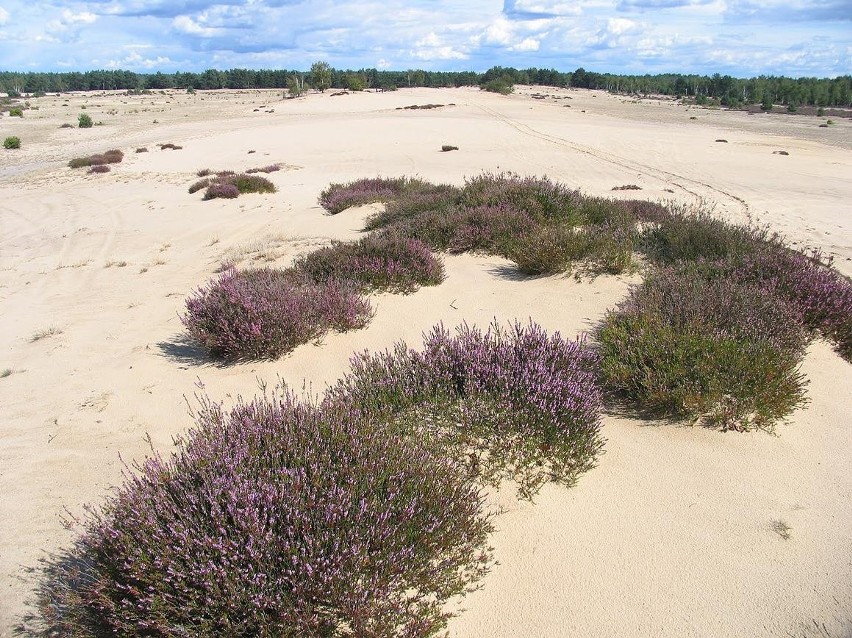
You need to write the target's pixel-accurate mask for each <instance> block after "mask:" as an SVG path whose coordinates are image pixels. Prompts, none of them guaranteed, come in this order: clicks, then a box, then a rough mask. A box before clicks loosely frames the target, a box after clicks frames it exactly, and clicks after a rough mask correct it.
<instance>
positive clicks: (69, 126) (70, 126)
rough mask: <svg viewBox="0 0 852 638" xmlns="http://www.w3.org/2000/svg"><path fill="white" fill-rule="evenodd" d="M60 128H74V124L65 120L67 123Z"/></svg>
mask: <svg viewBox="0 0 852 638" xmlns="http://www.w3.org/2000/svg"><path fill="white" fill-rule="evenodd" d="M59 128H74V125H73V124H69V123H68V122H65V124H62V125H61V126H60V127H59Z"/></svg>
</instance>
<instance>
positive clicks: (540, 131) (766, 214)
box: [0, 88, 852, 637]
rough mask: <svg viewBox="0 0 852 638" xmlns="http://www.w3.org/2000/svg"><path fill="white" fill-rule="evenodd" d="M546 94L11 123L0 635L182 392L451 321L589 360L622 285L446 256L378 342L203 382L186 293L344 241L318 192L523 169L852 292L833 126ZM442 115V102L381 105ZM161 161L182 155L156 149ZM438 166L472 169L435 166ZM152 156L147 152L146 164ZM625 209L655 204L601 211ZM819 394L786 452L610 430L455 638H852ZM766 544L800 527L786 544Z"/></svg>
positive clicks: (842, 443)
mask: <svg viewBox="0 0 852 638" xmlns="http://www.w3.org/2000/svg"><path fill="white" fill-rule="evenodd" d="M537 90H538V91H540V92H543V93H546V94H548V95H550V96H558V97H559V98H563V99H554V98H553V97H550V98H548V99H547V100H535V99H532V98H531V97H530V94H531V93H533V92H535V90H534V89H532V88H522V89H520V90H519V91H518V93H517V94H516V95H513V96H510V97H500V96H494V95H490V94H484V93H481V92H479V91H477V90H474V89H456V90H449V89H448V90H400V91H398V92H395V93H385V94H373V93H370V94H367V93H364V94H353V95H348V96H341V97H331V96H330V94H329V93H326V94H324V95H311V96H309V97H307V98H304V99H300V100H293V101H282V100H281V99H280V94H279V95H277V94H276V93H275V92H265V93H262V92H256V91H246V92H238V93H236V92H230V93H228V92H221V93H204V94H201V93H199V94H198V95H195V96H189V95H185V94H180V93H171V92H170V93H168V94H166V95H161V94H157V95H153V96H139V97H125V96H121V95H118V94H109V95H106V96H99V95H98V96H96V95H88V96H73V97H68V96H62V97H52V96H51V97H46V98H40V99H38V100H35V101H34V104H37V105H39V106H40V109H39V110H37V111H27V112H26V113H25V117H24V118H23V120H19V119H17V118H9V117H8V116H4V117H2V118H0V137H2V138H5V137H6V136H7V135H18V136H19V137H20V138H21V140H22V143H23V147H22V149H20V150H19V151H5V152H0V221H2V234H1V235H0V315H2V332H1V333H0V348H2V350H1V351H2V357H0V370H5V369H11V370H12V373H11V374H10V375H9V376H6V377H5V378H0V402H2V425H0V428H2V430H0V437H2V438H0V441H2V445H0V521H2V524H0V636H7V635H11V631H12V628H13V626H14V624H15V623H16V622H18V619H19V618H20V616H21V614H23V613H25V612H26V610H27V607H26V603H25V601H26V600H27V599H28V598H29V597H30V596H31V593H30V592H31V589H32V580H31V576H29V575H28V574H27V573H26V570H25V568H26V567H27V566H33V565H35V564H36V561H37V560H38V558H39V557H40V556H42V555H43V554H44V552H46V551H55V550H56V549H58V548H59V547H62V546H64V545H67V543H68V542H69V540H70V539H71V538H72V536H71V533H70V532H68V531H66V530H65V529H63V527H62V525H61V523H60V517H61V515H62V513H63V508H65V507H67V508H68V509H69V510H70V512H72V513H74V514H80V513H81V512H82V511H83V508H82V506H83V504H85V503H97V502H98V501H99V500H101V499H102V498H103V497H104V496H105V494H106V493H107V488H108V487H109V486H111V485H115V484H117V483H119V482H120V481H121V471H122V463H121V461H120V459H119V454H121V455H122V457H123V458H125V459H128V460H129V459H140V458H142V457H143V456H144V454H145V453H146V451H147V450H148V448H147V443H146V442H145V438H144V437H145V435H146V433H149V434H150V435H151V439H152V442H153V445H154V446H155V447H156V448H157V449H159V450H162V451H167V450H168V449H169V447H170V445H171V440H172V436H173V435H175V434H177V433H180V432H182V431H184V430H185V429H186V428H188V427H189V426H190V425H191V419H190V417H189V415H188V412H187V409H186V403H185V397H191V396H192V395H193V393H195V392H196V391H197V387H196V386H200V385H203V386H204V388H205V390H206V391H207V392H209V393H210V395H211V396H213V397H214V398H225V397H227V396H229V395H230V396H236V395H237V394H243V395H251V394H254V393H255V391H256V388H257V382H258V380H263V381H266V382H268V383H270V384H274V383H275V381H276V379H277V377H278V376H280V377H281V378H283V379H284V380H286V381H287V382H288V383H290V384H291V385H293V386H296V387H301V385H302V383H303V381H306V382H308V383H310V384H312V386H313V388H314V389H315V390H321V389H322V388H323V387H324V386H325V384H327V383H331V382H333V381H334V380H335V379H336V378H338V377H339V376H340V375H341V374H342V373H343V371H344V370H345V369H346V367H347V361H348V357H349V356H350V355H351V354H352V353H353V352H355V351H359V350H363V349H365V348H369V349H381V348H384V347H387V346H389V345H391V344H392V343H393V342H394V341H396V340H399V339H405V340H407V341H408V342H409V343H410V344H412V345H418V344H419V338H420V334H421V333H422V332H423V331H424V330H426V329H428V328H430V327H431V326H432V325H434V324H435V323H436V322H438V321H443V322H444V323H445V324H447V325H448V326H454V325H456V324H458V323H460V322H461V321H463V320H467V321H468V322H469V323H476V324H480V325H485V324H487V323H488V322H490V321H491V320H492V319H493V318H497V319H498V320H500V321H505V320H509V319H513V318H520V319H522V320H526V319H527V318H528V317H532V318H533V319H534V320H535V321H537V322H539V323H541V324H542V325H543V326H544V327H545V328H547V329H548V330H559V331H561V332H562V333H563V335H566V336H570V337H573V336H574V335H576V334H578V333H579V332H582V331H585V330H588V329H589V328H590V327H591V326H592V325H593V323H594V322H595V321H597V320H598V319H599V318H600V317H601V316H602V315H603V313H604V312H605V310H606V309H607V308H609V307H612V306H613V305H615V303H617V302H618V300H619V299H621V298H622V297H623V296H624V294H625V293H626V290H627V287H628V284H629V281H631V279H630V278H622V277H599V278H598V279H596V280H595V281H594V282H591V283H589V282H585V283H577V282H575V281H573V280H572V279H570V278H559V277H555V278H543V279H534V280H519V279H518V278H516V277H514V276H513V275H512V273H511V269H507V268H506V262H504V261H503V260H501V259H497V258H486V257H480V256H461V257H448V258H447V259H446V266H447V272H448V279H447V281H446V282H445V283H443V284H442V285H441V286H439V287H437V288H429V289H423V290H421V291H419V292H417V293H416V294H414V295H411V296H408V297H401V296H392V295H381V296H378V297H377V298H375V299H374V305H375V306H376V308H377V315H376V317H375V319H374V320H373V322H372V324H371V325H370V326H369V327H368V328H367V329H365V330H361V331H355V332H351V333H349V334H344V335H338V334H334V335H329V336H327V337H326V338H325V339H323V340H322V343H321V344H319V345H316V344H310V345H305V346H302V347H300V348H298V349H297V350H296V351H295V352H294V353H293V354H292V355H290V356H288V357H286V358H284V359H282V360H280V361H276V362H263V363H252V364H241V365H234V366H226V367H221V366H215V365H212V364H210V363H206V362H205V361H204V360H203V358H199V353H198V351H197V350H196V349H195V348H193V347H192V346H191V345H188V344H186V343H184V341H183V334H184V333H183V331H182V326H181V324H180V321H179V318H178V315H179V314H180V313H181V312H182V310H183V301H184V299H185V298H186V296H187V295H188V294H189V293H190V292H191V291H192V290H193V289H194V288H195V287H197V286H199V285H201V284H203V283H205V282H206V281H207V280H208V279H209V278H210V277H211V276H212V275H213V274H214V271H215V269H216V268H217V266H218V265H219V264H220V263H221V261H222V260H223V259H225V258H226V254H228V253H230V255H231V256H232V257H233V256H234V255H236V256H238V257H242V258H243V261H242V263H244V264H248V263H251V262H252V260H254V263H264V264H267V263H271V264H278V265H282V266H283V265H287V264H288V263H289V261H290V259H292V257H293V256H294V255H296V254H298V253H299V252H302V251H306V250H311V249H313V248H315V247H316V246H318V245H321V244H322V243H323V242H325V241H328V240H329V239H331V238H340V239H351V238H354V237H356V236H357V235H358V230H359V229H360V227H361V223H362V221H363V219H364V217H365V216H366V215H367V214H369V212H370V210H369V207H365V208H364V209H361V210H355V211H349V212H346V213H343V214H341V215H338V216H334V217H330V216H326V215H324V214H323V211H322V209H320V208H319V207H318V205H317V203H316V199H317V196H318V194H319V192H320V191H321V190H322V189H323V188H325V187H326V186H327V185H328V184H329V182H332V181H346V180H350V179H354V178H358V177H365V176H374V175H377V174H381V175H385V176H391V175H403V174H405V175H419V176H422V177H423V178H426V179H429V180H433V181H447V182H452V183H457V184H460V183H462V181H463V179H464V177H465V176H471V175H475V174H477V173H479V172H481V171H483V170H490V171H500V170H511V171H515V172H518V173H521V174H530V175H544V174H546V175H548V176H549V177H551V178H554V179H557V180H560V181H563V182H565V183H566V184H568V185H570V186H573V187H578V188H581V189H582V190H583V191H584V192H585V193H588V194H594V195H605V196H609V195H613V194H614V195H616V196H620V197H642V198H649V199H655V200H656V199H674V200H677V201H685V202H695V201H697V200H698V199H703V200H705V201H707V202H708V203H711V204H713V205H715V206H716V212H717V213H718V214H719V215H721V216H723V217H725V218H727V219H731V220H734V221H737V222H744V221H747V220H748V219H758V220H760V221H761V222H763V223H768V224H770V225H771V226H772V227H773V228H774V229H777V230H779V231H781V232H783V233H784V234H786V235H787V237H788V238H789V239H790V241H791V242H793V243H795V245H797V246H819V247H822V248H824V249H825V250H827V251H828V252H830V253H831V254H833V255H835V256H836V259H837V262H836V264H837V266H838V267H839V268H840V269H841V270H842V271H844V272H845V273H847V274H850V273H852V179H850V175H852V154H850V150H852V123H850V122H849V121H847V120H843V121H837V123H836V124H835V125H834V126H833V127H831V128H827V129H824V128H818V127H817V124H818V123H819V121H817V120H815V119H813V118H808V117H804V116H795V115H779V116H772V115H763V114H761V115H754V116H748V115H745V114H739V113H727V112H722V111H711V110H707V109H695V108H692V109H687V108H686V107H683V106H678V105H675V104H674V103H673V102H671V101H646V102H642V103H634V102H633V101H631V100H627V99H624V98H619V97H614V96H608V95H606V94H603V93H600V92H589V91H567V90H556V89H550V88H538V89H537ZM569 97H570V98H571V99H570V100H569V99H567V98H569ZM66 103H67V106H65V105H64V104H66ZM426 103H441V104H449V103H454V104H455V105H454V106H446V107H444V108H442V109H435V110H429V111H399V110H395V107H398V106H405V105H409V104H426ZM83 104H86V105H87V110H86V111H85V112H87V113H89V114H90V115H91V116H92V118H93V119H94V120H95V121H101V120H102V121H103V122H104V126H96V127H94V128H92V129H89V130H80V129H77V128H73V129H59V128H58V127H59V125H60V124H61V123H63V122H69V123H74V124H75V125H76V119H77V114H79V113H80V112H82V111H81V110H80V106H81V105H83ZM567 104H570V105H571V107H570V108H566V106H565V105H567ZM255 109H259V110H257V111H255ZM269 110H274V113H269V112H267V111H269ZM110 111H115V112H114V113H111V112H110ZM583 111H585V112H583ZM690 116H695V117H696V118H697V119H695V120H690V119H689V118H690ZM155 119H156V120H158V121H159V122H158V123H156V124H155V123H153V121H154V120H155ZM820 121H822V120H820ZM716 139H727V140H728V143H727V144H725V143H717V142H715V141H714V140H716ZM166 142H172V143H175V144H180V145H182V146H183V147H184V148H183V150H179V151H161V150H159V149H158V148H157V147H156V144H157V143H166ZM442 144H453V145H456V146H458V147H459V148H460V150H459V151H456V152H451V153H441V152H439V150H440V147H441V145H442ZM141 146H146V147H147V148H148V149H149V151H150V152H148V153H140V154H136V153H134V150H135V149H136V148H137V147H141ZM109 148H120V149H122V150H123V151H124V152H125V160H124V162H123V163H122V164H120V165H115V166H113V170H112V172H111V173H109V174H107V175H86V174H85V169H82V170H76V171H74V170H71V169H68V168H66V167H65V165H66V163H67V161H68V160H69V159H71V158H72V157H78V156H81V155H84V154H89V153H93V152H101V151H105V150H107V149H109ZM249 150H255V151H256V153H254V154H248V151H249ZM777 150H786V151H788V152H789V153H790V155H789V156H781V155H777V154H773V151H777ZM273 162H281V163H282V164H286V165H287V169H286V170H284V171H281V172H278V173H273V174H272V175H270V178H271V179H272V180H273V181H274V182H275V183H276V185H277V186H278V187H279V192H278V193H276V194H275V195H264V196H259V195H247V196H243V197H241V198H240V199H238V200H232V201H222V200H217V201H212V202H202V201H201V193H197V194H195V195H189V194H188V193H187V187H188V186H189V185H190V184H191V183H193V181H194V179H195V177H194V176H195V172H196V171H197V170H199V169H201V168H204V167H209V168H213V169H224V168H231V169H245V168H250V167H252V166H263V165H266V164H270V163H273ZM623 184H637V185H639V186H641V187H642V190H641V191H624V192H619V193H613V192H612V191H611V188H612V187H614V186H619V185H623ZM669 191H672V192H669ZM110 263H112V265H110V266H109V267H108V266H107V265H108V264H110ZM122 263H124V264H125V265H121V264H122ZM635 280H636V279H635V277H634V278H633V279H632V281H635ZM50 330H53V331H54V332H55V334H51V335H49V336H45V337H44V338H41V339H38V340H36V341H33V340H32V339H33V337H34V336H35V335H36V334H37V333H44V332H46V331H50ZM804 370H805V372H806V373H807V375H808V377H809V378H810V380H811V383H810V386H809V394H810V397H811V404H810V405H809V406H808V407H807V408H806V409H804V410H801V411H799V412H797V413H795V415H793V417H792V418H791V419H790V421H789V422H788V423H786V424H782V425H780V426H779V427H778V431H777V434H778V436H771V435H769V434H766V433H763V432H756V433H748V434H737V433H728V434H723V433H720V432H716V431H709V430H706V429H702V428H698V427H688V426H673V425H661V426H658V427H657V426H648V425H643V424H640V423H638V422H633V421H629V420H625V419H620V418H615V417H607V418H606V419H605V423H604V429H603V432H604V435H605V436H606V438H607V439H608V441H607V445H606V453H605V454H604V455H603V456H602V457H601V458H600V463H599V466H598V467H597V468H596V469H594V470H592V471H591V472H589V473H588V474H586V475H585V476H583V477H582V479H581V480H580V483H579V485H578V486H576V487H575V488H573V489H570V490H566V489H562V488H555V487H547V488H546V489H545V490H544V491H543V492H542V494H541V495H540V496H539V497H538V498H537V500H536V502H535V503H534V504H529V503H518V502H516V501H515V500H514V499H513V498H512V496H511V493H510V492H511V491H510V490H508V489H507V490H504V492H501V493H500V494H499V495H498V498H500V500H501V503H502V504H503V505H504V506H505V507H506V508H507V510H508V511H507V512H506V513H505V514H503V515H502V516H500V517H499V518H498V519H497V520H496V525H497V527H498V532H497V534H496V535H495V536H494V538H493V543H494V545H495V547H496V550H497V554H496V557H497V559H498V560H499V565H498V566H497V567H495V569H494V570H493V571H492V573H491V574H490V575H489V576H488V577H487V578H486V580H485V581H484V588H483V589H482V590H481V591H478V592H476V593H475V594H473V595H471V596H469V597H468V598H467V599H466V600H465V601H464V606H465V607H467V611H466V612H465V613H464V614H462V615H461V616H460V617H458V618H457V619H455V620H454V621H453V622H452V624H451V627H450V630H451V631H450V633H451V635H452V636H458V637H475V636H482V637H485V636H488V637H510V636H567V635H577V636H630V635H644V636H663V635H664V636H786V635H790V636H845V635H852V472H850V469H849V468H852V428H850V427H849V425H850V423H849V422H850V419H849V416H848V413H847V411H848V406H849V404H850V398H852V393H850V388H852V366H850V365H849V364H847V363H845V362H844V361H842V360H841V359H840V358H839V357H838V356H837V355H836V354H834V353H833V352H832V351H831V349H830V348H829V347H828V346H827V345H826V344H824V343H816V344H815V345H814V346H813V347H812V348H811V349H810V351H809V353H808V356H807V358H806V361H805V365H804ZM773 521H782V522H783V523H785V524H786V525H788V526H789V528H790V538H789V539H788V540H784V539H783V538H782V537H781V536H780V535H779V534H778V533H776V532H775V531H773Z"/></svg>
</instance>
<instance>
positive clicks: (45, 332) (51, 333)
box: [30, 326, 62, 343]
mask: <svg viewBox="0 0 852 638" xmlns="http://www.w3.org/2000/svg"><path fill="white" fill-rule="evenodd" d="M61 334H62V330H60V329H59V328H57V327H55V326H51V327H49V328H44V329H42V330H36V331H35V332H34V333H33V334H32V335H31V336H30V343H35V342H36V341H41V340H42V339H47V338H48V337H55V336H56V335H61Z"/></svg>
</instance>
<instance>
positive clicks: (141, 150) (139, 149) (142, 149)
mask: <svg viewBox="0 0 852 638" xmlns="http://www.w3.org/2000/svg"><path fill="white" fill-rule="evenodd" d="M136 152H137V153H147V152H148V149H147V148H145V147H144V146H142V147H140V148H137V149H136Z"/></svg>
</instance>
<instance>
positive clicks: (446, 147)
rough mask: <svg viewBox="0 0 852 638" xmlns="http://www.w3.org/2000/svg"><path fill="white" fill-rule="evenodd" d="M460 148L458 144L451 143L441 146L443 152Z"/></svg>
mask: <svg viewBox="0 0 852 638" xmlns="http://www.w3.org/2000/svg"><path fill="white" fill-rule="evenodd" d="M457 150H459V147H458V146H451V145H450V144H444V145H443V146H441V152H442V153H446V152H447V151H457Z"/></svg>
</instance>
